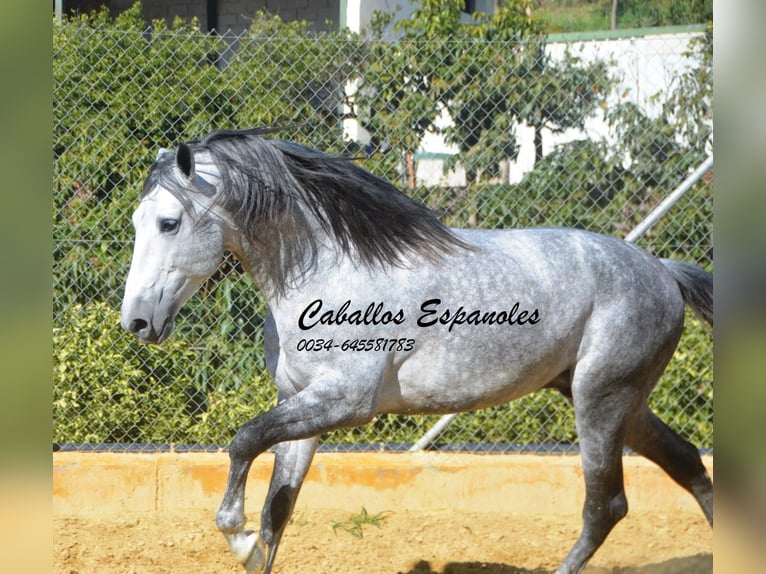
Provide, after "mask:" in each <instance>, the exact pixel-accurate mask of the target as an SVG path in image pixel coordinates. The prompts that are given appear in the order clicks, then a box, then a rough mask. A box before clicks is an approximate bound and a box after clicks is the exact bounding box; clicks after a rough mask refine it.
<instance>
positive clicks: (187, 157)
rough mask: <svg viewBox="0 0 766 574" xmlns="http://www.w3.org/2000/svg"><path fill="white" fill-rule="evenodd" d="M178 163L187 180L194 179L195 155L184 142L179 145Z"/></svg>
mask: <svg viewBox="0 0 766 574" xmlns="http://www.w3.org/2000/svg"><path fill="white" fill-rule="evenodd" d="M176 163H177V164H178V168H179V169H180V170H181V172H182V173H183V174H184V175H185V176H186V178H187V179H193V178H194V154H193V153H192V150H191V148H190V147H189V146H188V145H186V144H185V143H183V142H182V143H180V144H178V149H177V150H176Z"/></svg>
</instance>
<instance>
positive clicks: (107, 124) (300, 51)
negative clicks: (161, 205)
mask: <svg viewBox="0 0 766 574" xmlns="http://www.w3.org/2000/svg"><path fill="white" fill-rule="evenodd" d="M627 41H628V42H629V43H632V48H631V51H630V57H629V58H628V59H626V57H625V50H626V49H627V48H626V47H625V45H622V44H619V43H615V42H612V43H611V44H610V43H609V42H601V43H599V42H591V43H588V42H585V43H579V44H563V43H558V44H552V43H551V42H550V41H546V40H545V39H544V38H543V39H540V38H537V39H535V38H518V37H513V38H512V39H503V40H497V41H490V40H487V39H481V40H477V39H476V38H451V39H449V40H444V41H441V40H434V39H430V40H423V39H417V38H403V39H400V40H399V41H397V42H388V41H383V40H382V39H376V38H375V37H374V36H373V37H368V38H360V37H358V36H353V35H350V34H347V33H344V32H324V33H313V32H310V31H309V29H308V28H307V27H306V26H305V25H302V24H301V23H284V22H281V21H279V20H278V19H276V18H273V17H269V16H266V15H260V16H258V17H257V18H256V20H255V21H254V23H253V26H252V27H251V29H250V31H249V32H247V33H245V34H241V35H236V36H235V35H225V34H224V35H214V34H208V33H204V32H201V31H200V30H199V29H198V28H197V27H196V25H195V24H194V23H193V22H192V23H183V22H177V23H176V25H175V26H174V27H173V28H172V29H168V28H166V27H164V25H163V24H162V23H160V22H155V23H154V28H153V29H146V28H145V24H144V23H143V21H142V20H141V19H140V14H137V13H136V12H135V10H134V11H128V12H127V13H125V14H123V15H122V16H120V17H118V18H117V19H116V20H112V19H111V18H110V17H108V15H106V14H104V13H102V14H100V15H93V16H88V17H78V18H77V19H72V20H67V21H65V22H63V23H61V24H57V25H55V26H54V54H53V58H54V61H53V74H54V86H53V94H54V102H53V104H54V122H55V123H54V126H53V132H54V138H53V139H54V150H53V151H54V181H53V191H54V194H53V196H54V205H53V220H54V249H55V253H54V270H53V277H54V285H53V288H54V318H53V319H54V320H53V324H54V372H53V381H54V384H53V427H54V436H53V440H54V442H55V443H58V444H60V445H73V444H75V445H78V446H77V447H78V448H88V445H90V446H91V447H92V445H97V444H98V445H103V444H108V445H111V448H150V447H149V446H147V445H151V444H164V445H175V447H174V448H182V447H181V446H179V445H185V447H190V448H191V447H194V448H198V447H201V446H204V447H208V448H218V447H219V446H220V445H225V444H227V443H228V442H229V440H230V439H231V438H232V437H233V435H234V433H235V432H236V429H237V428H238V426H239V425H240V424H242V423H243V422H245V421H246V420H247V419H249V418H251V417H253V416H255V415H257V414H258V413H260V412H263V411H264V410H266V409H268V408H269V407H270V406H272V405H274V404H275V401H276V391H275V390H274V388H273V386H272V384H271V382H270V379H269V375H268V373H267V372H266V369H265V364H264V360H263V353H262V322H263V317H264V314H265V308H264V303H263V301H262V299H261V298H260V295H259V293H258V292H257V290H256V289H255V288H254V286H253V285H252V283H251V282H250V280H249V279H248V278H247V277H246V276H244V275H243V273H242V272H241V269H240V267H239V264H238V262H236V261H235V260H233V259H232V258H226V259H225V261H224V264H223V266H222V267H221V269H220V270H219V271H218V272H217V273H216V274H215V275H214V276H213V277H212V278H211V279H210V280H209V281H208V282H207V283H206V284H205V285H204V286H203V288H202V289H201V291H200V292H199V293H198V294H197V295H195V296H194V298H193V299H192V300H191V301H190V302H189V303H187V305H186V307H185V308H184V309H183V310H182V311H181V313H180V316H179V318H178V321H177V328H176V333H175V334H174V336H173V338H172V340H171V341H170V342H168V343H167V344H166V345H164V346H163V347H161V348H154V347H146V346H142V345H140V344H138V343H137V342H135V341H134V340H133V339H132V338H131V337H129V336H128V335H127V334H125V333H123V332H122V330H121V328H120V326H119V305H120V301H121V295H122V286H123V282H124V279H125V276H126V274H127V270H128V267H129V262H130V253H131V244H132V228H131V224H130V214H131V212H132V210H133V209H134V208H135V205H136V203H137V200H138V196H139V192H140V188H141V184H142V182H143V179H144V177H145V176H146V174H147V171H148V168H149V165H150V164H151V162H152V160H153V159H154V156H155V155H156V153H157V150H158V148H159V147H173V146H174V144H175V143H176V142H178V141H181V140H192V139H198V138H200V137H202V136H203V135H204V134H205V133H207V132H208V131H211V130H213V129H218V128H238V127H252V126H266V125H281V126H285V128H284V130H283V131H282V132H281V133H279V134H278V137H282V138H285V139H293V140H296V141H299V142H301V143H304V144H307V145H311V146H314V147H318V148H320V149H323V150H326V151H330V152H333V153H338V154H347V155H353V156H355V157H358V158H359V159H358V161H359V162H360V163H361V164H362V165H364V166H365V167H367V168H368V169H370V170H372V171H374V172H375V173H378V174H379V175H383V176H385V177H387V178H389V179H391V180H392V181H394V182H396V183H397V184H398V185H399V186H400V187H402V188H403V189H405V190H406V191H407V192H408V193H409V194H410V195H412V196H414V197H416V198H418V199H420V200H422V201H424V202H425V203H426V204H427V205H429V206H430V207H431V208H433V209H434V210H436V211H437V213H439V215H440V216H441V217H442V219H443V220H444V221H445V222H446V223H448V224H449V225H453V226H459V227H469V226H478V227H488V228H499V227H521V226H543V225H565V226H575V227H581V228H586V229H589V230H592V231H598V232H601V233H606V234H611V235H617V236H620V237H624V236H625V235H626V234H627V233H628V232H629V231H630V230H631V229H633V228H634V227H635V225H636V224H638V223H639V222H640V221H641V220H642V219H643V218H644V217H645V216H646V214H648V213H649V212H650V211H651V210H652V208H654V207H655V206H656V205H657V204H658V203H659V202H660V201H661V200H662V199H663V197H665V196H666V195H667V194H668V193H670V192H671V191H672V190H673V188H674V187H675V186H676V185H677V184H678V183H680V182H681V180H683V179H684V177H685V176H686V175H687V174H688V172H689V171H690V169H691V168H694V167H697V166H698V165H699V164H701V163H702V161H703V160H704V158H705V157H706V155H708V154H709V153H710V151H711V149H710V148H711V146H712V124H711V122H710V109H711V107H710V106H711V103H712V102H711V101H710V89H711V88H712V86H711V85H708V84H709V83H710V82H711V81H712V80H711V78H710V77H709V75H706V74H709V69H708V67H709V62H708V56H707V50H709V49H710V48H709V46H708V43H709V32H705V31H704V30H703V31H695V32H694V33H686V34H682V35H680V36H678V35H674V36H663V35H657V36H648V37H645V38H640V39H632V40H627ZM628 47H629V48H630V46H628ZM596 48H597V49H596ZM615 50H617V51H616V52H615ZM700 110H702V111H701V112H700ZM638 243H639V245H641V246H642V247H644V248H646V249H647V250H649V251H651V252H653V253H655V254H657V255H658V256H662V257H672V258H677V259H681V260H685V261H690V262H695V263H697V264H700V265H702V266H703V267H705V268H707V269H708V270H711V271H712V265H713V253H712V181H711V177H710V174H707V176H706V177H705V178H703V180H702V181H700V182H699V183H698V184H696V185H695V186H693V187H692V188H691V190H690V191H689V192H688V193H686V194H685V195H684V196H683V197H682V198H681V199H680V201H679V202H678V203H677V204H676V205H675V206H674V207H673V208H672V209H671V210H670V212H669V213H668V215H666V216H665V217H664V218H663V219H662V220H661V221H659V222H658V223H656V224H655V225H654V226H653V227H652V228H651V229H650V230H649V232H648V233H647V234H646V235H645V236H644V237H643V238H642V239H640V240H639V241H638ZM712 368H713V365H712V333H711V331H710V330H709V329H708V328H706V327H705V326H702V325H701V324H700V323H699V322H698V321H696V320H695V319H694V318H693V317H691V315H690V316H689V318H688V321H687V326H686V328H685V333H684V337H683V339H682V344H681V347H680V348H679V350H678V351H677V353H676V356H675V358H674V359H673V361H672V363H671V365H670V367H669V369H668V371H667V372H666V374H665V375H664V377H663V379H662V380H661V382H660V383H659V385H658V388H657V389H656V391H655V393H654V395H653V398H652V404H653V406H654V408H655V410H656V411H657V412H658V414H659V415H660V416H661V417H662V418H663V419H664V420H665V421H666V422H667V423H668V424H669V425H670V426H671V427H673V428H674V429H676V430H678V431H679V432H681V433H682V434H683V435H684V436H685V437H687V438H689V439H690V440H692V441H693V442H694V443H695V444H697V445H698V446H700V447H707V448H709V447H712V441H713V430H712V428H713V427H712V401H713V384H712V378H713V375H712V373H713V369H712ZM438 418H439V417H433V416H393V415H387V416H380V417H378V418H376V419H375V420H374V421H373V422H372V423H371V424H369V425H367V426H365V427H362V428H360V429H351V430H345V431H336V432H333V433H331V434H329V435H327V436H326V437H324V439H323V443H324V444H325V445H333V447H334V448H349V449H351V448H358V446H359V445H367V446H370V445H372V447H373V448H388V449H396V448H405V447H407V446H408V445H410V444H412V443H414V442H416V441H417V440H418V439H419V438H420V437H421V436H422V435H423V433H424V432H426V430H427V429H428V428H429V427H430V426H431V425H433V424H434V423H435V422H436V421H437V420H438ZM576 442H577V437H576V433H575V430H574V421H573V416H572V413H571V409H570V408H569V405H568V404H567V403H566V401H565V400H564V399H563V398H562V397H560V396H559V395H558V394H557V393H556V392H554V391H543V392H540V393H537V394H535V395H533V396H530V397H526V398H523V399H521V400H518V401H515V402H514V403H511V404H509V405H503V406H499V407H496V408H492V409H486V410H483V411H479V412H476V413H467V414H463V415H460V416H459V417H458V418H457V419H456V420H455V421H454V422H453V423H452V424H451V425H450V426H449V427H448V428H447V429H446V430H445V431H444V432H443V434H442V435H441V436H440V438H439V443H440V445H441V447H442V448H446V446H445V445H459V446H460V448H473V449H476V450H490V451H492V450H508V449H515V448H525V449H532V450H538V451H541V450H550V449H552V448H558V449H560V448H570V447H572V446H573V445H576ZM128 445H130V446H128ZM135 445H139V446H138V447H136V446H135ZM140 445H144V446H140ZM437 446H438V445H437Z"/></svg>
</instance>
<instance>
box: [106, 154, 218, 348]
mask: <svg viewBox="0 0 766 574" xmlns="http://www.w3.org/2000/svg"><path fill="white" fill-rule="evenodd" d="M200 155H201V156H202V154H200ZM201 159H202V160H206V158H205V157H204V156H202V157H201ZM204 165H205V169H204V170H200V171H199V172H198V169H197V168H196V167H195V155H194V151H193V150H192V149H191V148H190V147H189V146H188V145H186V144H183V143H182V144H180V145H179V146H178V148H177V150H176V153H175V154H173V153H172V152H170V151H168V150H161V151H160V153H159V154H158V156H157V160H156V161H155V162H154V165H153V166H152V169H151V171H150V174H149V177H148V178H147V180H146V183H145V184H144V189H143V192H142V198H141V202H140V204H139V205H138V207H137V208H136V210H135V212H134V213H133V217H132V220H133V226H134V228H135V243H134V249H133V258H132V262H131V266H130V271H129V273H128V278H127V281H126V285H125V294H124V297H123V301H122V316H121V323H122V326H123V328H125V329H126V330H127V331H129V332H130V333H132V334H134V335H135V336H136V337H137V338H138V339H139V340H140V341H141V342H144V343H161V342H162V341H164V340H165V339H167V338H168V337H169V336H170V334H171V332H172V331H173V325H174V320H175V316H176V313H177V312H178V310H179V309H180V308H181V306H182V305H183V304H184V303H185V302H186V301H187V300H188V299H189V297H191V295H192V294H193V293H194V291H195V290H196V289H197V288H198V287H199V286H200V285H201V284H202V282H203V281H205V280H206V279H207V278H208V277H210V276H211V275H212V274H213V272H214V271H215V270H216V269H217V267H218V266H219V264H220V263H221V260H222V259H223V254H224V249H225V236H226V228H227V222H226V218H225V217H221V212H220V210H218V209H216V205H215V202H214V198H215V194H216V183H217V182H218V179H217V176H216V170H215V168H214V165H213V164H212V163H208V162H207V161H205V163H204ZM203 176H204V177H203Z"/></svg>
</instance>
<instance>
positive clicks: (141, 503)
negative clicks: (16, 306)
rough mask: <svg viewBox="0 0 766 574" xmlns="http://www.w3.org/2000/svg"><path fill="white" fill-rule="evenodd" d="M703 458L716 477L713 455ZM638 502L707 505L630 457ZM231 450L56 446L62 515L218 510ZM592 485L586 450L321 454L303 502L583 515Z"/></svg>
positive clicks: (665, 507) (653, 506) (268, 459)
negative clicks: (587, 486) (582, 453)
mask: <svg viewBox="0 0 766 574" xmlns="http://www.w3.org/2000/svg"><path fill="white" fill-rule="evenodd" d="M703 461H704V462H705V465H706V466H707V468H708V470H709V472H710V473H711V475H712V470H713V457H712V456H705V457H703ZM272 464H273V455H271V454H264V455H262V456H261V457H259V458H258V459H257V460H256V461H255V463H254V464H253V467H252V469H251V471H250V478H249V481H248V489H247V499H248V500H247V509H248V512H249V513H255V512H257V511H258V510H259V509H260V505H261V503H262V501H263V499H264V497H265V495H266V489H267V487H268V481H269V477H270V475H271V467H272ZM624 469H625V484H626V490H627V495H628V502H629V505H630V508H631V510H637V511H646V512H658V513H663V512H664V513H667V512H677V511H688V512H694V511H698V510H697V505H696V502H695V501H694V499H693V498H692V497H691V496H690V495H689V494H688V493H686V492H685V491H684V490H683V489H681V488H680V487H679V486H678V485H676V484H675V483H674V482H673V481H672V480H671V479H670V478H668V477H667V475H665V474H664V472H663V471H662V470H660V469H659V468H658V467H657V466H655V465H654V464H653V463H651V462H649V461H646V460H644V459H642V458H640V457H636V456H626V457H624ZM227 471H228V455H227V454H225V453H182V454H179V453H154V454H127V453H119V454H115V453H82V452H57V453H54V454H53V513H54V515H55V516H87V515H104V514H110V513H122V512H127V511H129V512H154V511H163V510H168V511H170V510H174V511H178V510H186V509H210V511H211V512H215V510H216V509H217V508H218V504H219V503H220V500H221V496H222V495H223V490H224V487H225V484H226V477H227ZM583 497H584V486H583V479H582V470H581V467H580V458H579V456H577V455H531V454H529V455H528V454H499V455H498V454H495V455H488V454H464V453H430V452H422V453H321V452H320V453H318V454H317V455H316V456H315V458H314V463H313V465H312V467H311V470H310V471H309V474H308V476H307V478H306V482H305V484H304V487H303V490H302V491H301V495H300V498H299V500H298V505H299V506H301V507H308V508H328V509H350V510H358V509H359V508H360V507H361V506H366V507H368V508H377V509H392V510H393V509H396V508H407V509H411V510H424V511H425V510H428V511H432V510H447V509H456V510H461V511H467V512H500V513H509V514H512V513H525V514H579V513H580V512H581V511H582V502H583Z"/></svg>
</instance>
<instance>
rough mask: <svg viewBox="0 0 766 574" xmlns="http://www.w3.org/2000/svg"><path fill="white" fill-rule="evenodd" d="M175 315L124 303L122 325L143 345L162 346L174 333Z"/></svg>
mask: <svg viewBox="0 0 766 574" xmlns="http://www.w3.org/2000/svg"><path fill="white" fill-rule="evenodd" d="M173 319H174V314H173V313H167V314H165V313H163V314H159V315H158V314H157V313H156V311H155V312H151V311H150V310H149V309H148V308H147V307H146V306H145V305H140V304H138V305H126V304H125V302H123V307H122V316H121V320H120V323H121V325H122V328H123V329H125V330H126V331H127V332H128V333H131V334H132V335H135V337H136V338H137V339H138V340H139V341H140V342H142V343H146V344H157V345H158V344H160V343H162V342H163V341H165V340H166V339H167V338H168V337H169V336H170V334H171V333H172V332H173V323H174V321H173Z"/></svg>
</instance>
